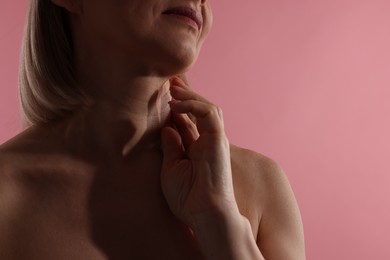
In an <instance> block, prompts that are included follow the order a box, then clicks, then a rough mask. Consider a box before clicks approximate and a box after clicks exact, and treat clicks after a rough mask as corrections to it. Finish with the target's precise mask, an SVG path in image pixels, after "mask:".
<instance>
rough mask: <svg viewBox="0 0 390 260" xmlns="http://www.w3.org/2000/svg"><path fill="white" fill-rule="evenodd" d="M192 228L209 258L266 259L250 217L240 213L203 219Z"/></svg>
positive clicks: (205, 255)
mask: <svg viewBox="0 0 390 260" xmlns="http://www.w3.org/2000/svg"><path fill="white" fill-rule="evenodd" d="M192 228H193V231H194V235H195V238H196V240H197V243H198V245H199V247H200V250H201V251H202V253H203V255H204V257H205V259H207V260H208V259H210V260H211V259H212V260H222V259H223V260H264V257H263V255H262V254H261V252H260V250H259V248H258V247H257V245H256V241H255V239H254V238H253V234H252V230H251V226H250V223H249V221H248V219H246V218H245V217H244V216H242V215H241V214H239V213H238V214H234V215H230V216H219V217H216V216H214V217H211V218H209V219H202V220H201V221H197V222H196V223H194V226H193V227H192Z"/></svg>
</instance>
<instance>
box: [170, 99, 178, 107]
mask: <svg viewBox="0 0 390 260" xmlns="http://www.w3.org/2000/svg"><path fill="white" fill-rule="evenodd" d="M177 103H180V101H179V100H176V99H172V100H171V101H169V102H168V104H169V105H171V106H173V105H174V104H177Z"/></svg>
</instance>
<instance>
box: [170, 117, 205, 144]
mask: <svg viewBox="0 0 390 260" xmlns="http://www.w3.org/2000/svg"><path fill="white" fill-rule="evenodd" d="M171 115H172V120H173V123H174V124H175V126H176V128H177V130H178V131H179V134H180V135H181V138H182V141H183V145H184V148H185V150H187V149H188V148H189V147H190V146H191V144H192V143H194V142H195V141H196V140H197V139H198V138H199V133H198V129H197V128H196V125H195V124H194V122H192V121H191V119H190V118H189V117H188V115H187V114H179V113H175V112H172V114H171Z"/></svg>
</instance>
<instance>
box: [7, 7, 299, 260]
mask: <svg viewBox="0 0 390 260" xmlns="http://www.w3.org/2000/svg"><path fill="white" fill-rule="evenodd" d="M211 23H212V15H211V10H210V6H209V4H208V3H207V2H206V0H181V1H175V0H51V1H50V0H32V1H31V6H30V13H29V19H28V23H27V27H26V32H25V42H24V52H23V55H22V63H21V71H20V93H21V103H22V108H23V111H24V115H25V121H26V122H27V126H28V128H27V129H26V130H25V131H23V132H22V133H21V134H19V135H17V136H16V137H14V138H13V139H11V140H9V141H8V142H6V143H5V144H3V145H2V146H1V147H0V230H1V232H0V259H42V260H45V259H264V258H265V259H304V258H305V254H304V243H303V231H302V223H301V217H300V213H299V209H298V206H297V203H296V201H295V198H294V195H293V193H292V190H291V188H290V186H289V183H288V180H287V178H286V177H285V175H284V173H283V172H282V170H281V169H280V167H278V165H277V164H276V163H275V162H273V161H272V160H271V159H269V158H266V157H265V156H262V155H260V154H257V153H255V152H252V151H248V150H245V149H242V148H238V147H236V146H233V145H230V144H229V142H228V139H227V138H226V135H225V133H224V128H223V119H222V113H221V110H220V109H219V108H218V107H217V106H216V105H214V104H213V103H212V102H210V101H208V100H206V99H205V98H203V97H201V96H200V95H198V94H197V93H195V92H194V91H192V90H190V89H189V88H188V87H187V85H186V83H185V82H184V81H183V80H181V79H180V78H179V77H177V75H181V74H184V73H185V72H186V71H188V69H189V68H190V66H191V65H192V64H193V63H194V61H195V60H196V57H197V56H198V54H199V51H200V48H201V45H202V43H203V41H204V39H205V37H206V35H207V33H208V31H209V29H210V27H211ZM214 87H218V86H214ZM190 118H194V119H195V120H193V121H192V120H191V119H190Z"/></svg>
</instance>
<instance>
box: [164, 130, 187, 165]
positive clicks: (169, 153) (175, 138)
mask: <svg viewBox="0 0 390 260" xmlns="http://www.w3.org/2000/svg"><path fill="white" fill-rule="evenodd" d="M161 146H162V150H163V166H162V168H163V170H164V169H165V167H170V166H171V165H172V164H175V163H176V162H177V161H179V160H181V159H182V158H183V156H184V151H183V145H182V140H181V136H180V135H179V133H178V132H177V131H176V130H175V129H173V128H172V127H169V126H168V127H164V128H163V129H162V130H161Z"/></svg>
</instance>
